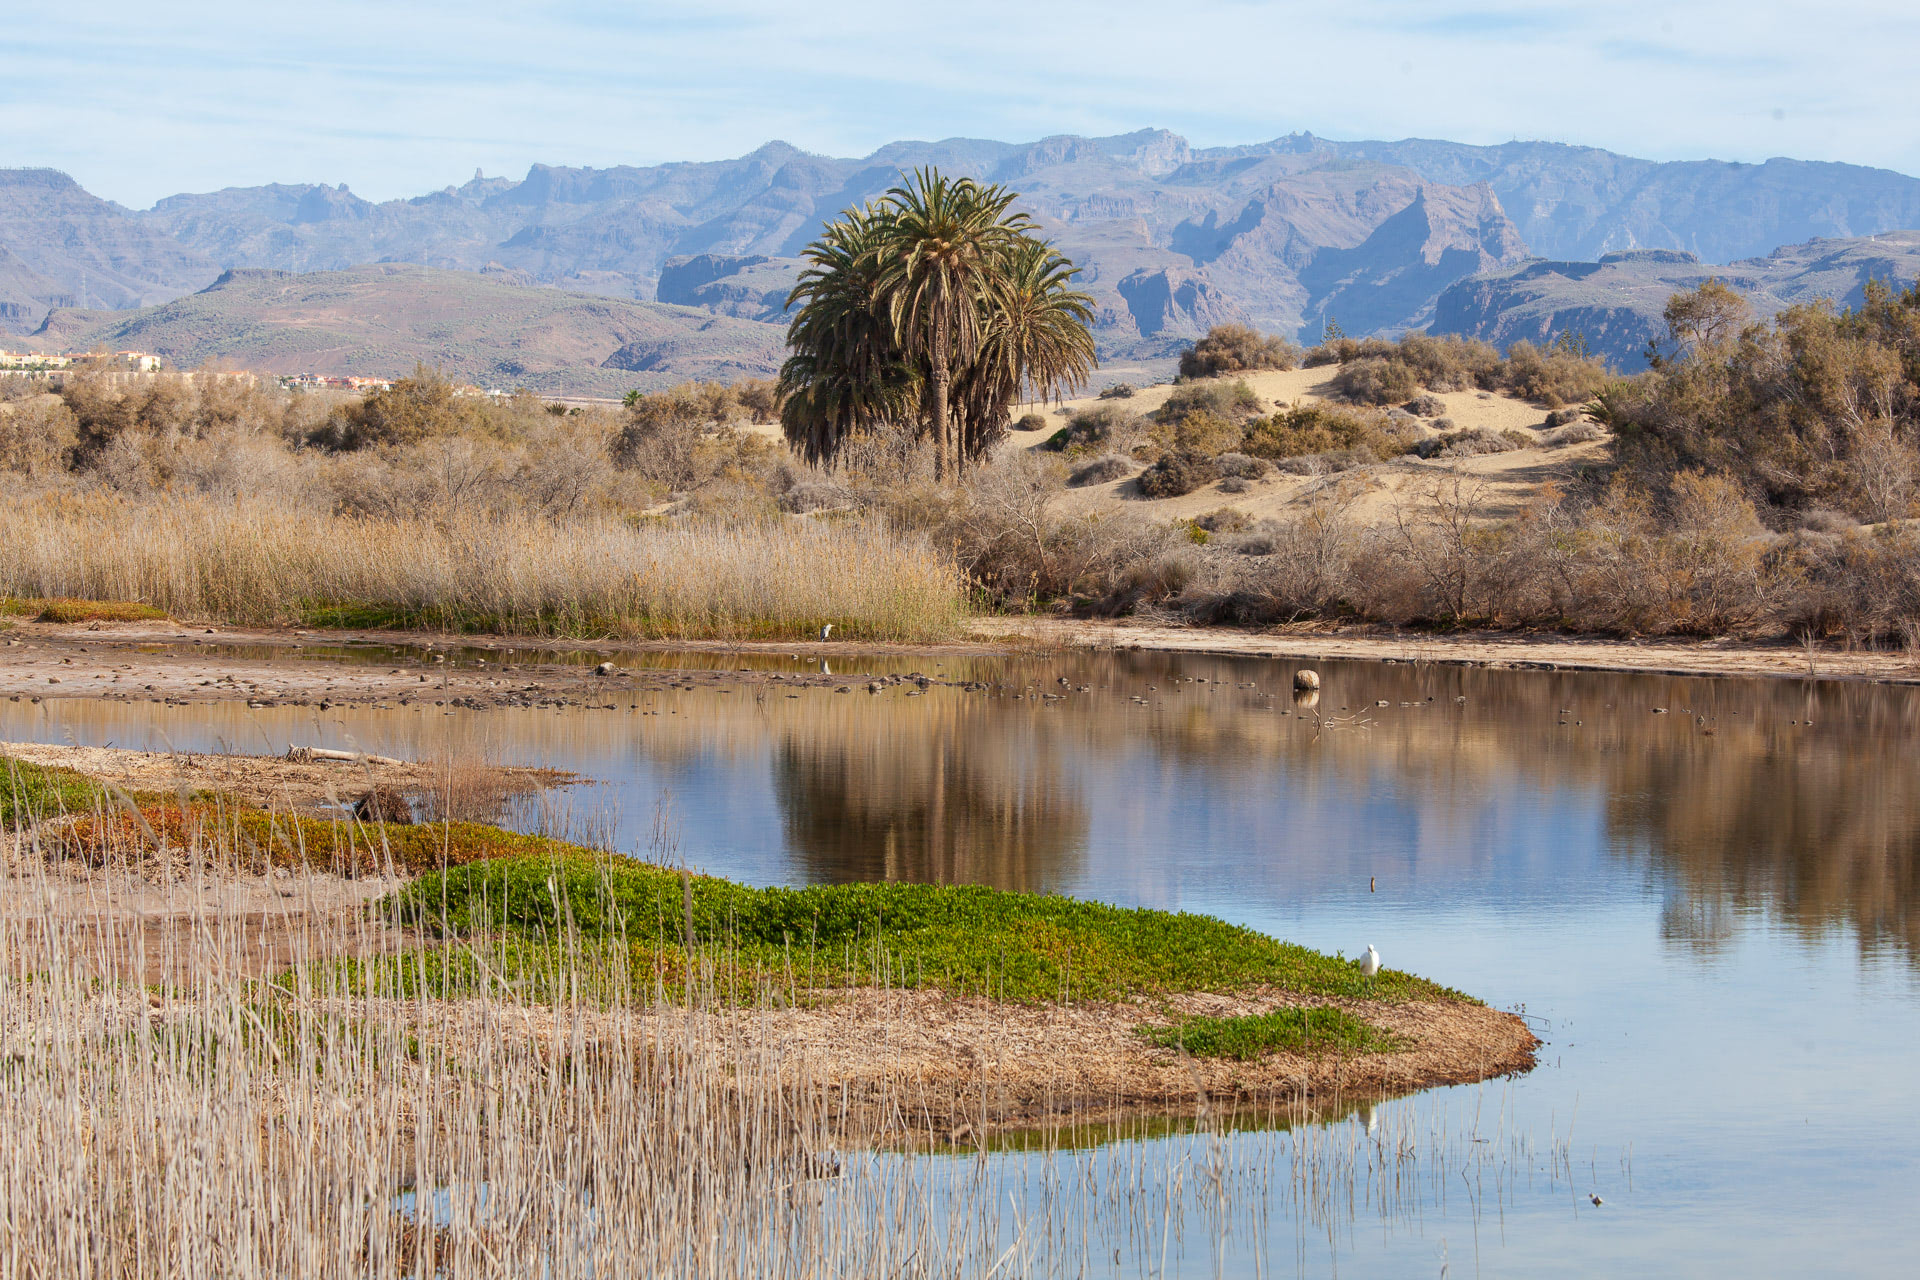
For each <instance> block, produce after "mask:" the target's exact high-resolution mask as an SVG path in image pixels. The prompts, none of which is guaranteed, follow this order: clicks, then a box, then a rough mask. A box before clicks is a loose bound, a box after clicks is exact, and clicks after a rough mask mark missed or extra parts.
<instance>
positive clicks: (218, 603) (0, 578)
mask: <svg viewBox="0 0 1920 1280" xmlns="http://www.w3.org/2000/svg"><path fill="white" fill-rule="evenodd" d="M0 596H16V597H48V598H51V597H74V598H84V599H90V600H121V601H139V602H142V603H143V604H146V605H149V606H151V607H153V608H154V609H157V610H161V611H164V612H165V613H167V614H172V615H174V616H179V617H191V618H205V619H219V620H224V621H229V622H236V623H255V624H264V623H276V622H286V621H294V620H304V621H307V622H310V623H315V624H319V625H327V624H335V625H344V626H361V627H364V626H376V625H385V626H427V627H441V628H446V629H451V630H482V629H484V630H493V631H500V632H504V633H509V634H523V635H524V634H533V635H574V636H603V635H604V636H621V637H629V638H672V639H695V638H723V639H752V638H776V637H781V638H784V637H799V636H805V635H811V634H814V633H816V632H817V631H818V629H819V628H820V627H821V626H822V625H823V624H825V623H829V622H831V623H833V624H834V626H835V629H836V631H838V632H839V633H841V634H843V635H845V636H847V637H848V638H855V639H860V638H864V639H876V640H903V641H916V640H917V641H926V640H935V639H940V638H944V637H946V636H949V635H951V634H953V633H954V631H955V630H956V628H957V626H958V624H959V621H960V619H961V617H962V615H963V608H964V605H963V593H962V585H961V582H960V579H959V577H958V575H957V574H956V573H955V571H954V570H953V568H952V567H951V566H950V565H949V564H948V563H947V562H946V561H945V560H944V559H943V558H942V557H941V556H940V555H939V554H938V553H937V552H936V551H935V550H934V548H932V547H931V546H929V545H928V544H927V543H926V542H925V540H924V539H920V538H916V537H911V536H902V535H898V534H896V533H894V532H893V531H891V530H889V529H887V528H885V527H884V526H882V525H879V524H871V523H862V522H844V523H835V524H826V523H821V522H815V521H807V520H800V519H785V520H778V521H772V522H766V523H753V524H741V525H720V524H665V523H661V524H653V523H646V522H642V523H640V524H639V525H637V526H635V525H630V524H628V523H624V522H621V521H617V520H611V519H601V518H593V519H582V520H579V521H574V522H569V523H554V522H549V521H546V520H542V519H539V518H538V517H535V516H530V515H519V516H494V517H471V518H463V519H457V520H450V521H445V522H440V521H427V520H374V519H356V518H349V517H341V516H329V515H321V514H314V513H305V512H289V511H283V510H276V509H274V508H271V507H268V506H266V505H262V504H246V503H242V504H238V505H234V504H227V503H221V502H215V501H205V500H186V501H176V502H171V503H167V504H164V505H163V504H159V503H144V502H140V503H136V502H128V501H123V500H116V499H111V498H106V497H93V496H89V497H64V498H55V497H47V498H42V499H38V500H32V501H25V502H20V503H15V504H10V505H8V506H7V507H5V508H4V509H0Z"/></svg>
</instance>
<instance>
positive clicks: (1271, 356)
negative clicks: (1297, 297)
mask: <svg viewBox="0 0 1920 1280" xmlns="http://www.w3.org/2000/svg"><path fill="white" fill-rule="evenodd" d="M1299 367H1300V349H1299V348H1298V347H1296V346H1294V345H1293V344H1292V343H1291V342H1288V341H1287V340H1286V339H1285V338H1282V337H1279V336H1277V335H1268V334H1263V333H1261V332H1259V331H1258V330H1256V329H1251V328H1249V327H1247V326H1246V325H1243V324H1222V325H1215V326H1214V327H1213V328H1211V329H1209V330H1208V331H1207V336H1206V337H1204V338H1202V339H1200V340H1199V341H1198V342H1196V343H1194V344H1193V346H1191V347H1189V348H1188V349H1187V350H1185V351H1183V352H1181V353H1180V376H1181V377H1182V378H1215V377H1219V376H1220V375H1221V374H1225V373H1247V372H1251V371H1253V370H1256V369H1297V368H1299Z"/></svg>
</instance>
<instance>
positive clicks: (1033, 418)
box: [1013, 413, 1047, 431]
mask: <svg viewBox="0 0 1920 1280" xmlns="http://www.w3.org/2000/svg"><path fill="white" fill-rule="evenodd" d="M1013 429H1014V430H1015V431H1045V430H1046V429H1047V417H1046V415H1045V414H1043V413H1023V414H1021V415H1020V416H1019V417H1018V418H1016V419H1014V422H1013Z"/></svg>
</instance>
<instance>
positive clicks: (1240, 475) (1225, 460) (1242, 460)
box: [1213, 453, 1273, 480]
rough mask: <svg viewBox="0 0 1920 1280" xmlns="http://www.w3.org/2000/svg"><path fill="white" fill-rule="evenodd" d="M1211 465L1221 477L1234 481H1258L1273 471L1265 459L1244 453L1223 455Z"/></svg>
mask: <svg viewBox="0 0 1920 1280" xmlns="http://www.w3.org/2000/svg"><path fill="white" fill-rule="evenodd" d="M1213 465H1214V466H1215V468H1217V469H1218V470H1219V472H1220V474H1221V475H1223V476H1228V477H1231V478H1233V479H1236V480H1258V479H1260V477H1262V476H1264V475H1266V474H1267V472H1269V471H1271V470H1273V468H1272V466H1270V465H1269V464H1268V462H1267V460H1266V459H1265V458H1252V457H1248V456H1247V455H1246V454H1244V453H1223V454H1221V455H1220V456H1219V457H1217V458H1215V459H1214V460H1213Z"/></svg>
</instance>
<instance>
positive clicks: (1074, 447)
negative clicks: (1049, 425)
mask: <svg viewBox="0 0 1920 1280" xmlns="http://www.w3.org/2000/svg"><path fill="white" fill-rule="evenodd" d="M1148 425H1149V424H1148V422H1147V420H1146V419H1145V418H1143V417H1141V416H1140V415H1139V414H1137V413H1134V412H1132V411H1131V410H1129V409H1125V408H1123V407H1121V406H1120V405H1116V404H1097V405H1094V406H1092V407H1091V408H1086V409H1081V410H1079V411H1078V412H1076V413H1075V414H1074V415H1073V416H1072V417H1071V418H1069V419H1067V425H1066V426H1064V427H1062V428H1060V430H1058V431H1056V432H1054V433H1053V435H1052V436H1050V437H1049V438H1048V440H1047V444H1046V447H1047V448H1049V449H1053V450H1055V451H1057V452H1061V453H1066V454H1068V455H1069V456H1077V455H1080V454H1088V453H1118V452H1120V451H1122V450H1125V449H1130V448H1132V447H1133V446H1134V445H1135V444H1136V443H1138V442H1139V441H1140V440H1141V439H1143V438H1144V437H1145V436H1146V434H1147V428H1148Z"/></svg>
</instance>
